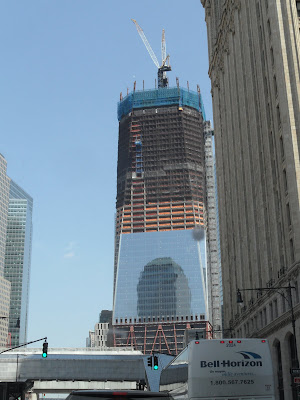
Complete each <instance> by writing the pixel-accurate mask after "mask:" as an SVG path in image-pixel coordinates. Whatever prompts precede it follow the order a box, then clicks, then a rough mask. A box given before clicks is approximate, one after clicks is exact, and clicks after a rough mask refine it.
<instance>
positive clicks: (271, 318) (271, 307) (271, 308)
mask: <svg viewBox="0 0 300 400" xmlns="http://www.w3.org/2000/svg"><path fill="white" fill-rule="evenodd" d="M269 310H270V320H271V321H273V319H274V316H273V303H270V304H269Z"/></svg>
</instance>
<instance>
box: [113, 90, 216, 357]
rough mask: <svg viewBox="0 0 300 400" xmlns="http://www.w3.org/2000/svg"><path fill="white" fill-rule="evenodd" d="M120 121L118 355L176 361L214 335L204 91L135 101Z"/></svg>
mask: <svg viewBox="0 0 300 400" xmlns="http://www.w3.org/2000/svg"><path fill="white" fill-rule="evenodd" d="M118 119H119V144H118V170H117V202H116V232H115V270H114V310H113V325H114V345H115V346H118V345H133V346H134V347H135V348H137V349H139V350H141V351H143V352H144V353H151V352H153V351H166V352H168V353H170V354H177V353H178V351H179V350H181V349H182V348H183V346H184V341H185V340H184V336H185V335H186V330H189V329H190V330H191V331H193V330H198V331H199V332H200V330H202V331H204V332H207V331H209V330H210V327H209V326H208V325H209V324H208V322H207V321H208V318H209V312H210V309H209V308H210V307H209V298H210V296H209V293H208V285H207V283H208V277H207V268H206V267H207V256H206V215H205V214H206V187H205V185H206V183H205V182H206V177H205V173H206V171H205V154H204V132H203V122H204V120H205V115H204V107H203V103H202V100H201V95H200V91H198V92H192V91H190V90H188V89H183V88H180V87H179V86H178V87H175V88H168V87H160V88H158V89H155V90H143V91H133V92H132V93H129V94H128V95H127V96H126V97H125V98H124V99H121V101H120V103H119V105H118Z"/></svg>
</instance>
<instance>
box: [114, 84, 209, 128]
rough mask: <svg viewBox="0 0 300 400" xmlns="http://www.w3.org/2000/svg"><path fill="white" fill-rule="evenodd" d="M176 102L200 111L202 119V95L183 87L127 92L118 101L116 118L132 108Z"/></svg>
mask: <svg viewBox="0 0 300 400" xmlns="http://www.w3.org/2000/svg"><path fill="white" fill-rule="evenodd" d="M172 104H178V106H179V107H183V106H189V107H192V108H195V109H196V110H198V111H201V113H202V116H203V119H204V121H205V120H206V117H205V110H204V105H203V101H202V96H201V95H200V101H199V95H198V93H197V92H193V91H191V90H187V89H183V88H177V87H175V88H160V89H154V90H153V89H151V90H141V91H136V92H132V93H129V94H128V95H127V96H126V97H124V99H123V100H122V101H120V102H119V103H118V120H119V121H120V120H121V118H122V117H123V116H124V115H126V114H129V113H130V112H131V111H132V110H133V109H134V108H147V107H162V106H169V105H172Z"/></svg>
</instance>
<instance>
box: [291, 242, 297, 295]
mask: <svg viewBox="0 0 300 400" xmlns="http://www.w3.org/2000/svg"><path fill="white" fill-rule="evenodd" d="M290 256H291V262H292V263H294V262H295V253H294V242H293V239H292V238H290ZM297 290H298V288H297ZM298 302H299V295H298Z"/></svg>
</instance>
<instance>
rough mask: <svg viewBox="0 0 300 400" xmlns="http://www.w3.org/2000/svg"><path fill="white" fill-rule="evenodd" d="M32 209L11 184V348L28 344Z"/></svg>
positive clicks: (7, 260) (8, 241) (7, 271)
mask: <svg viewBox="0 0 300 400" xmlns="http://www.w3.org/2000/svg"><path fill="white" fill-rule="evenodd" d="M32 206H33V200H32V198H31V197H30V196H29V195H28V194H27V193H26V192H25V191H24V190H23V189H22V188H21V187H20V186H18V185H17V184H16V183H15V182H13V181H11V183H10V192H9V209H8V219H7V238H6V252H5V268H4V276H5V278H6V279H7V280H9V281H10V282H11V301H10V312H9V332H10V333H11V345H12V346H17V345H18V344H20V343H24V342H26V340H27V319H28V300H29V282H30V265H31V246H32ZM18 325H19V326H18Z"/></svg>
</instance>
